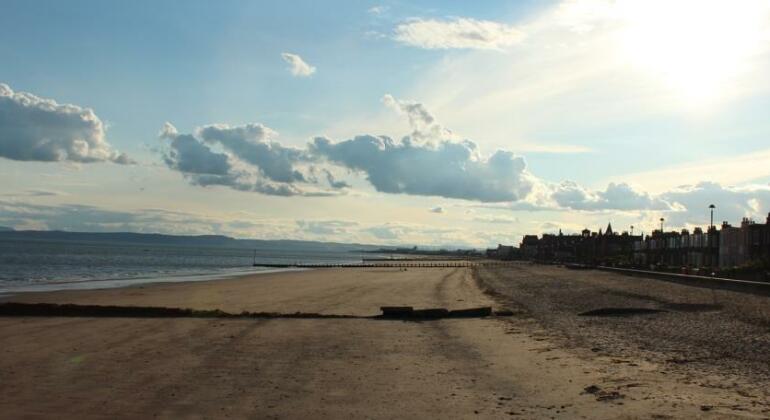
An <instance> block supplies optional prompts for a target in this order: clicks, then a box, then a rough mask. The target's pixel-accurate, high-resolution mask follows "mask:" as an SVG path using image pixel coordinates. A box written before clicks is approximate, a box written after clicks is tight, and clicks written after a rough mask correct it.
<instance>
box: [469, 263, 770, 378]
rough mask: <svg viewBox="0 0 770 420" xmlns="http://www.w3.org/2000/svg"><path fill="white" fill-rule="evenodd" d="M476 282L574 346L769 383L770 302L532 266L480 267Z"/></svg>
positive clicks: (599, 273)
mask: <svg viewBox="0 0 770 420" xmlns="http://www.w3.org/2000/svg"><path fill="white" fill-rule="evenodd" d="M475 276H476V280H477V281H478V283H479V285H480V286H481V287H482V289H485V290H486V291H487V292H488V293H489V294H490V295H492V296H493V297H494V298H495V299H496V300H498V301H499V302H500V303H501V304H504V305H506V306H507V307H508V308H509V309H511V310H513V311H516V312H521V313H524V314H526V315H527V316H529V317H531V318H533V319H535V320H536V321H537V322H538V323H539V324H541V325H542V326H543V327H544V328H545V329H546V330H548V331H550V332H551V333H552V334H554V336H555V337H559V338H563V339H566V343H567V344H569V345H572V346H575V347H582V348H586V349H591V350H592V351H593V352H595V353H599V354H607V355H612V356H640V357H643V358H644V359H647V360H650V361H652V362H656V363H664V364H668V365H670V366H671V368H672V369H673V368H677V367H682V366H683V365H686V366H687V367H688V368H690V367H698V368H701V369H705V370H706V371H707V372H714V373H720V374H729V375H740V376H743V377H745V378H746V379H749V377H750V378H751V379H752V380H756V381H761V382H766V381H768V380H770V297H767V296H759V295H753V294H749V293H740V292H735V291H728V290H719V289H710V288H701V287H695V286H688V285H682V284H677V283H671V282H666V281H662V280H656V279H651V278H645V277H638V276H634V277H631V276H625V275H621V274H617V273H611V272H605V271H598V270H569V269H565V268H563V267H558V266H547V265H534V264H521V265H517V266H514V267H503V268H478V269H476V271H475ZM581 315H583V316H581Z"/></svg>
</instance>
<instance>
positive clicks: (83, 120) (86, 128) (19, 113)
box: [0, 83, 133, 164]
mask: <svg viewBox="0 0 770 420" xmlns="http://www.w3.org/2000/svg"><path fill="white" fill-rule="evenodd" d="M0 156H2V157H5V158H8V159H13V160H21V161H40V162H62V161H69V162H77V163H91V162H108V161H109V162H114V163H118V164H130V163H133V161H132V160H131V159H130V158H129V157H128V156H127V155H125V154H122V153H118V152H116V151H115V150H113V149H112V147H111V146H110V144H109V143H108V142H107V140H106V139H105V127H104V124H103V123H102V121H101V120H100V119H99V117H98V116H96V114H95V113H94V111H93V110H91V109H89V108H82V107H80V106H77V105H72V104H59V103H57V102H56V101H54V100H53V99H45V98H40V97H38V96H35V95H33V94H31V93H26V92H14V91H13V90H11V88H10V86H8V85H6V84H2V83H0Z"/></svg>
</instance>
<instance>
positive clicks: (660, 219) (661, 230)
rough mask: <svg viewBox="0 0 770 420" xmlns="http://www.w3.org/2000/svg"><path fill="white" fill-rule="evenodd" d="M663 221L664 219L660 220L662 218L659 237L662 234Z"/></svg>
mask: <svg viewBox="0 0 770 420" xmlns="http://www.w3.org/2000/svg"><path fill="white" fill-rule="evenodd" d="M664 220H666V219H664V218H662V217H661V218H660V234H661V235H662V234H663V221H664Z"/></svg>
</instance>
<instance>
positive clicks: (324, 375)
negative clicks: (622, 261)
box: [0, 268, 770, 419]
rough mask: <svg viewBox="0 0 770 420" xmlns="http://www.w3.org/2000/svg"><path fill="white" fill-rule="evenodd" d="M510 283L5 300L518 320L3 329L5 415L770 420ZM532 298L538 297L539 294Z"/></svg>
mask: <svg viewBox="0 0 770 420" xmlns="http://www.w3.org/2000/svg"><path fill="white" fill-rule="evenodd" d="M515 270H516V269H514V271H515ZM554 270H556V268H554ZM558 270H563V271H562V272H568V270H565V269H562V268H559V269H558ZM522 273H525V274H526V275H522V278H527V279H529V278H534V277H536V276H538V275H539V274H538V273H539V272H537V271H530V272H525V271H522ZM546 274H547V275H550V276H551V278H552V277H553V273H550V272H548V273H546ZM546 274H544V275H546ZM580 275H590V274H583V273H581V274H580ZM603 275H605V276H606V275H608V274H603ZM479 276H481V279H479V278H478V277H479ZM612 276H617V277H618V279H614V280H613V281H618V282H623V281H625V280H623V279H620V277H622V276H619V275H615V274H612ZM501 278H502V277H500V276H499V275H498V276H497V277H494V278H492V277H490V276H489V273H476V272H474V270H473V269H468V268H442V269H439V268H425V269H418V268H414V269H408V270H407V271H401V270H399V269H395V268H394V269H389V268H377V269H329V270H311V271H303V272H289V273H274V274H262V275H253V276H246V277H241V278H235V279H226V280H217V281H207V282H195V283H175V284H151V285H143V286H138V287H130V288H122V289H105V290H88V291H61V292H46V293H28V294H21V295H15V296H10V297H5V298H4V300H5V301H13V302H30V303H32V302H46V303H76V304H89V305H94V304H96V305H121V306H123V305H129V306H165V307H180V308H193V309H220V310H224V311H228V312H232V313H237V312H240V311H244V310H246V311H255V312H259V311H261V312H278V313H294V312H308V313H318V314H327V315H361V316H368V315H376V314H378V313H379V307H380V306H383V305H410V306H414V307H419V308H431V307H445V308H449V309H460V308H468V307H474V306H483V305H487V306H492V307H495V308H497V309H510V310H512V311H513V312H514V316H509V317H486V318H477V319H444V320H435V321H421V322H405V321H396V320H373V319H260V320H252V319H216V318H212V319H192V318H157V319H156V318H90V317H75V318H63V317H40V318H38V317H18V318H17V317H4V318H0V337H2V338H1V339H0V340H1V341H0V354H2V357H1V358H0V417H2V418H14V419H16V418H52V417H56V418H72V417H79V418H151V417H159V418H225V417H229V418H320V419H323V418H329V419H331V418H436V417H446V418H565V419H572V418H660V419H662V418H731V417H737V418H741V417H743V418H767V417H768V416H770V400H769V399H768V387H767V382H763V381H764V379H762V376H757V377H750V376H740V375H734V376H729V375H727V374H726V373H725V372H723V371H720V370H716V371H708V372H706V371H703V370H701V367H699V366H687V365H683V364H679V365H678V366H677V367H676V368H675V369H672V368H671V366H670V364H666V363H665V362H664V361H662V360H661V361H657V359H656V358H655V357H650V356H649V354H642V353H636V352H624V351H621V350H619V349H617V348H615V347H612V346H609V345H608V346H606V348H605V349H604V350H602V351H600V352H597V351H595V349H593V350H592V348H591V347H590V343H583V344H581V343H579V342H576V341H574V340H571V339H570V334H567V333H566V332H565V330H564V329H563V328H562V327H559V325H557V324H556V323H554V322H548V320H544V318H542V317H541V316H540V315H539V314H538V312H537V311H534V310H529V311H528V310H527V308H526V307H524V305H522V302H517V300H516V299H517V293H518V292H517V288H509V289H505V288H504V287H502V286H499V285H498V286H495V284H496V283H495V281H497V282H498V283H500V284H503V283H504V284H511V283H510V281H514V280H510V281H507V280H506V281H507V283H506V281H503V280H500V279H501ZM544 278H545V277H544ZM485 279H486V280H485ZM490 279H491V280H490ZM495 279H497V280H495ZM493 280H494V281H493ZM566 280H569V279H566ZM480 285H481V287H480ZM490 287H491V288H497V289H499V290H490V289H489V288H490ZM482 288H484V289H487V290H486V292H487V293H485V291H484V290H482ZM522 296H523V297H524V298H525V299H530V300H532V299H536V298H531V297H530V296H531V291H527V292H526V294H521V295H520V296H518V299H521V298H522ZM544 296H546V297H547V296H549V295H547V294H546V295H544ZM573 333H575V332H574V331H573ZM590 333H591V334H595V333H596V331H595V330H592V331H590ZM607 340H609V341H612V340H621V341H622V340H627V339H626V338H624V337H615V336H611V337H609V338H607ZM627 341H628V340H627ZM629 342H630V341H629ZM704 345H705V344H704ZM701 372H706V374H707V376H699V374H700V373H701Z"/></svg>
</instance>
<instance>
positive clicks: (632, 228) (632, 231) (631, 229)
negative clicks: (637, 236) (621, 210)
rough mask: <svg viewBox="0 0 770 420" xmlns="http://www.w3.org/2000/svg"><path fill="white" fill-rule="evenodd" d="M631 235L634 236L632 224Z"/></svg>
mask: <svg viewBox="0 0 770 420" xmlns="http://www.w3.org/2000/svg"><path fill="white" fill-rule="evenodd" d="M631 236H634V225H631Z"/></svg>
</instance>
